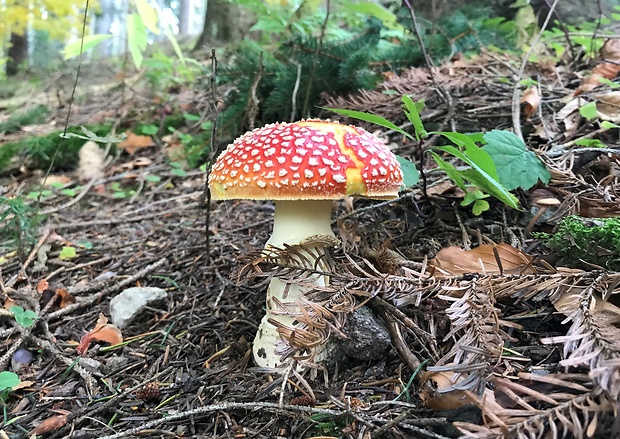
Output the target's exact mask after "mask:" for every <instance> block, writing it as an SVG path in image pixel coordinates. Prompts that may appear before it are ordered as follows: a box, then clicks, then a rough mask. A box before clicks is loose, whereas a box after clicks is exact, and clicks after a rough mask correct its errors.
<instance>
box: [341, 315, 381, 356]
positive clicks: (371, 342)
mask: <svg viewBox="0 0 620 439" xmlns="http://www.w3.org/2000/svg"><path fill="white" fill-rule="evenodd" d="M343 332H344V333H345V334H346V335H347V337H348V338H347V339H345V340H339V343H340V345H341V347H342V350H343V351H344V352H345V353H346V354H347V355H349V356H350V357H353V358H357V359H359V360H378V359H380V358H382V357H383V356H384V354H385V351H386V350H387V349H388V348H389V347H390V345H391V341H390V333H389V332H388V330H387V328H386V327H385V325H384V324H383V322H382V321H381V320H380V319H379V318H378V317H376V316H375V315H374V314H373V312H372V311H371V310H370V309H369V308H367V307H365V306H363V307H361V308H359V309H357V310H356V311H355V312H353V313H352V314H350V315H349V316H348V317H347V323H346V324H345V326H344V328H343Z"/></svg>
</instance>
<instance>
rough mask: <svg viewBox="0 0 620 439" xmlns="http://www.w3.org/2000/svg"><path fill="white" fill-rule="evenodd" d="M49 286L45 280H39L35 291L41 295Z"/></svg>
mask: <svg viewBox="0 0 620 439" xmlns="http://www.w3.org/2000/svg"><path fill="white" fill-rule="evenodd" d="M49 286H50V283H49V282H48V281H47V280H46V279H41V280H40V281H39V283H38V284H37V291H38V292H39V293H42V292H43V291H45V290H47V289H48V288H49Z"/></svg>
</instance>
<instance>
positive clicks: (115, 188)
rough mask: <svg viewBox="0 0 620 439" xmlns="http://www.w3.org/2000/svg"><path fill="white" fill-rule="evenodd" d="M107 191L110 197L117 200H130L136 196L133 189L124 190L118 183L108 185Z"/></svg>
mask: <svg viewBox="0 0 620 439" xmlns="http://www.w3.org/2000/svg"><path fill="white" fill-rule="evenodd" d="M109 189H110V190H111V191H112V197H114V198H118V199H125V198H130V197H133V196H134V195H135V194H136V191H135V189H132V188H124V187H123V186H122V185H121V184H120V183H119V182H118V181H115V182H113V183H110V186H109Z"/></svg>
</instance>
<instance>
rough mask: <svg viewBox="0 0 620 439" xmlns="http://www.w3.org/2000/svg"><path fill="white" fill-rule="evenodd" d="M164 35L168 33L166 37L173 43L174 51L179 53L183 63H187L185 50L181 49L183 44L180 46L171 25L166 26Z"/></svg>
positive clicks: (178, 56) (178, 55)
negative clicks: (184, 54)
mask: <svg viewBox="0 0 620 439" xmlns="http://www.w3.org/2000/svg"><path fill="white" fill-rule="evenodd" d="M164 35H166V38H168V41H170V44H171V45H172V48H173V49H174V53H175V54H176V55H177V58H179V61H181V64H183V65H186V64H185V56H183V51H182V50H181V46H179V42H178V41H177V39H176V37H175V36H174V33H173V32H172V29H171V28H170V26H166V28H165V29H164Z"/></svg>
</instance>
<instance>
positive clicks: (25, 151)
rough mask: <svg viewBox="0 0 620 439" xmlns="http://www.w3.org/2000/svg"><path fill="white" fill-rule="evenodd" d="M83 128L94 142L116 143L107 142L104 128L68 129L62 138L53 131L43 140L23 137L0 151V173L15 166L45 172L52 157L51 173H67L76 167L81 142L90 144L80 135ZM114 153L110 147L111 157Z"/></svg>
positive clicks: (82, 132) (42, 137) (95, 126)
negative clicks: (61, 171) (95, 139)
mask: <svg viewBox="0 0 620 439" xmlns="http://www.w3.org/2000/svg"><path fill="white" fill-rule="evenodd" d="M84 128H86V130H87V131H89V132H92V133H93V135H94V136H95V137H96V138H99V139H106V141H112V142H115V141H118V139H117V138H110V139H108V137H107V136H109V134H110V131H111V127H110V126H108V125H88V126H86V127H69V128H68V129H67V134H66V137H65V138H64V139H63V138H62V137H61V135H62V134H63V131H54V132H52V133H49V134H46V135H44V136H24V137H22V138H21V139H19V140H17V141H15V142H8V143H5V144H4V145H2V147H1V148H0V170H3V169H6V168H7V167H10V166H16V164H17V163H19V164H20V165H25V166H27V167H29V168H36V169H47V168H48V167H49V166H50V164H51V161H52V157H55V160H54V163H53V168H52V170H53V171H54V170H59V169H70V168H73V167H74V166H76V165H77V163H78V152H79V150H80V148H81V147H82V146H83V145H84V141H85V140H90V138H89V136H88V135H86V134H84ZM115 151H116V149H115V146H113V147H112V149H111V153H114V152H115Z"/></svg>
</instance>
